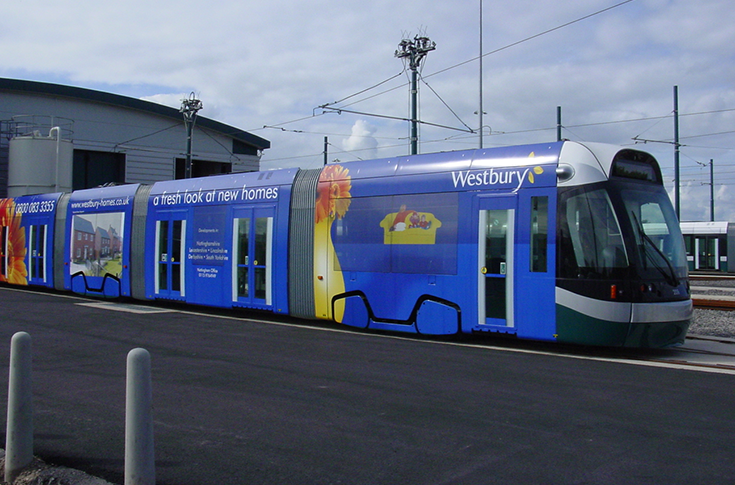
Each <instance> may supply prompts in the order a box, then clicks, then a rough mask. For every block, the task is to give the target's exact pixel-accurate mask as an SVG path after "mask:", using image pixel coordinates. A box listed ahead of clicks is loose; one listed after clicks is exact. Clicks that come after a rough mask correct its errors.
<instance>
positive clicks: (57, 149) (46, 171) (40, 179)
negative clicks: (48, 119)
mask: <svg viewBox="0 0 735 485" xmlns="http://www.w3.org/2000/svg"><path fill="white" fill-rule="evenodd" d="M9 145H10V146H9V156H8V197H18V196H21V195H31V194H43V193H49V192H71V188H72V167H73V162H74V145H73V143H72V142H71V141H69V140H63V139H61V136H60V129H59V128H52V129H51V130H50V131H49V136H43V135H41V133H40V132H38V131H34V132H33V133H32V134H30V135H23V136H16V137H14V138H13V139H11V140H10V143H9Z"/></svg>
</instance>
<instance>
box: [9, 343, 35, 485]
mask: <svg viewBox="0 0 735 485" xmlns="http://www.w3.org/2000/svg"><path fill="white" fill-rule="evenodd" d="M31 361H32V359H31V336H30V335H29V334H27V333H26V332H18V333H16V334H15V335H13V338H12V340H11V342H10V375H9V382H8V423H7V433H6V436H5V481H6V482H7V483H13V481H14V480H15V479H16V478H17V477H18V475H19V474H20V472H21V471H22V470H23V468H25V467H26V466H28V465H30V463H31V462H32V461H33V386H32V383H31Z"/></svg>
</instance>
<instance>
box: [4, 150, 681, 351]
mask: <svg viewBox="0 0 735 485" xmlns="http://www.w3.org/2000/svg"><path fill="white" fill-rule="evenodd" d="M0 281H4V282H7V283H10V284H16V285H37V286H45V287H49V288H56V289H58V290H68V291H73V292H76V293H81V294H85V295H96V296H100V297H132V298H136V299H142V300H174V301H180V302H184V303H190V304H194V305H207V306H216V307H241V308H250V309H259V310H265V311H270V312H273V313H278V314H289V315H293V316H296V317H301V318H309V319H327V320H333V321H336V322H340V323H343V324H345V325H350V326H353V327H359V328H366V329H379V330H387V331H398V332H413V333H420V334H431V335H447V334H456V333H483V332H490V333H499V334H508V335H513V336H516V337H518V338H522V339H533V340H543V341H553V342H566V343H578V344H585V345H602V346H628V347H664V346H670V345H675V344H680V343H682V342H683V341H684V338H685V335H686V332H687V329H688V326H689V322H690V319H691V315H692V303H691V298H690V293H689V283H688V276H687V262H686V251H685V248H684V243H683V238H682V235H681V232H680V229H679V224H678V221H677V220H676V217H675V214H674V211H673V209H672V206H671V202H670V200H669V197H668V195H667V193H666V191H665V190H664V186H663V182H662V178H661V171H660V169H659V166H658V164H657V162H656V160H655V159H654V158H653V157H652V156H651V155H649V154H647V153H645V152H641V151H638V150H633V149H628V148H621V147H615V146H609V145H601V144H581V143H576V142H568V141H565V142H557V143H548V144H537V145H525V146H513V147H504V148H492V149H481V150H468V151H458V152H448V153H436V154H426V155H415V156H404V157H395V158H386V159H380V160H369V161H357V162H349V163H338V164H331V165H327V166H324V167H323V168H319V169H314V170H299V169H283V170H273V171H266V172H249V173H237V174H229V175H221V176H213V177H206V178H198V179H186V180H172V181H164V182H158V183H155V184H152V185H138V184H131V185H121V186H114V187H102V188H95V189H87V190H79V191H75V192H72V193H64V194H61V193H55V194H40V195H28V196H22V197H16V198H14V199H3V200H0Z"/></svg>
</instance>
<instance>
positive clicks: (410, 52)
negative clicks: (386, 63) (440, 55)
mask: <svg viewBox="0 0 735 485" xmlns="http://www.w3.org/2000/svg"><path fill="white" fill-rule="evenodd" d="M434 49H436V42H433V41H432V40H431V39H429V38H428V37H419V36H418V35H417V36H415V37H414V38H413V40H411V39H403V40H402V41H401V43H400V44H398V49H397V50H396V53H395V56H396V57H398V58H399V59H408V67H409V69H411V155H416V154H417V153H418V146H419V135H418V131H419V130H418V125H419V120H418V68H419V66H420V65H421V61H422V60H423V59H424V58H425V57H426V54H428V53H429V52H431V51H433V50H434Z"/></svg>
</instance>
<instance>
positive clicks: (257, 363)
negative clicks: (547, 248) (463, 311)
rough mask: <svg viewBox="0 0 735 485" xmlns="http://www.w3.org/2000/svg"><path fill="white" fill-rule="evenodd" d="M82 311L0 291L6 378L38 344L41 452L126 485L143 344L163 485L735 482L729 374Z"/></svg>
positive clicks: (188, 317)
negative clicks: (20, 349) (129, 422)
mask: <svg viewBox="0 0 735 485" xmlns="http://www.w3.org/2000/svg"><path fill="white" fill-rule="evenodd" d="M83 302H88V301H86V300H79V299H76V298H60V297H58V296H53V295H48V294H38V293H26V292H18V291H12V290H10V289H7V288H0V364H2V369H7V364H8V358H9V348H10V339H11V337H12V335H13V334H14V333H15V332H16V331H20V330H23V331H27V332H28V333H30V334H31V337H32V339H33V343H32V345H33V362H34V364H33V365H34V413H35V414H34V424H35V450H36V455H38V456H40V457H42V458H43V459H45V460H46V461H48V462H50V463H54V464H59V465H65V466H71V467H74V468H79V469H82V470H84V471H87V472H88V473H91V474H93V475H96V476H100V477H102V478H105V479H107V480H109V481H111V482H113V483H120V484H121V483H123V458H124V428H125V416H124V412H125V366H126V356H127V353H128V351H130V350H131V349H133V348H135V347H143V348H146V349H147V350H148V351H149V352H150V353H151V359H152V372H153V400H154V421H155V422H154V433H155V443H156V476H157V483H158V484H159V485H202V484H210V483H211V484H245V483H247V484H358V485H359V484H371V485H372V484H401V485H405V484H483V483H502V484H510V483H513V484H515V483H547V484H548V483H597V484H606V483H609V484H625V483H631V484H632V483H635V484H639V483H661V484H667V485H669V484H697V483H703V484H704V483H707V484H709V483H731V482H732V480H733V479H735V460H733V457H734V456H735V419H733V417H734V416H735V376H732V375H722V374H711V373H704V372H694V371H688V370H678V369H669V368H655V367H646V366H636V365H630V364H620V363H613V362H604V361H594V360H584V359H580V358H573V359H572V358H566V357H563V356H554V355H545V354H535V353H518V352H508V351H504V350H498V349H488V348H481V347H475V346H464V345H457V342H442V341H422V340H406V339H396V338H390V337H386V336H384V335H372V334H355V333H345V332H339V331H335V329H334V328H330V327H324V328H321V329H315V328H313V327H309V326H294V325H280V324H268V323H262V322H257V321H245V320H236V319H232V318H227V317H218V316H211V315H210V316H208V315H198V314H190V313H182V312H169V313H143V314H135V313H127V312H121V311H112V310H109V309H103V308H96V307H89V306H82V305H80V304H79V303H83ZM528 349H529V350H533V349H534V347H533V346H530V347H528ZM0 389H1V390H3V391H0V396H3V398H2V399H1V401H3V402H2V403H0V406H1V408H0V412H2V416H4V415H5V412H6V411H5V406H6V404H5V402H4V400H5V399H4V397H5V394H6V392H4V390H5V389H7V371H1V372H0Z"/></svg>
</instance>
